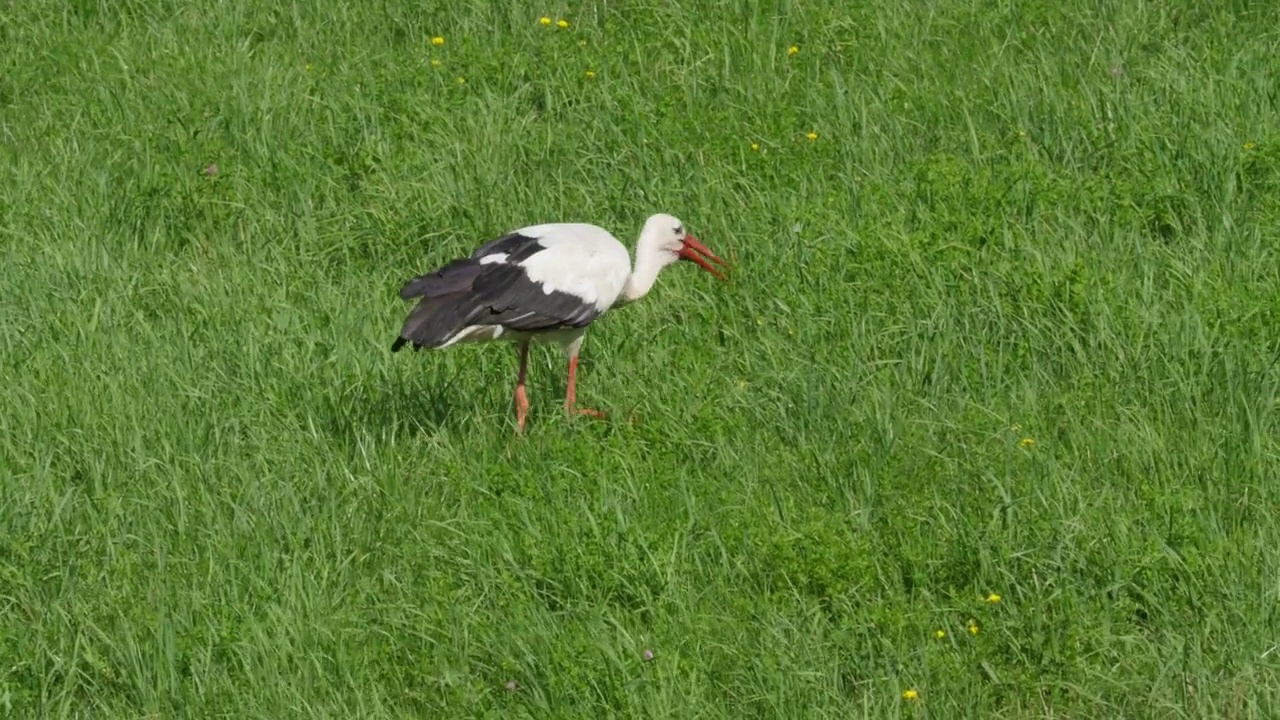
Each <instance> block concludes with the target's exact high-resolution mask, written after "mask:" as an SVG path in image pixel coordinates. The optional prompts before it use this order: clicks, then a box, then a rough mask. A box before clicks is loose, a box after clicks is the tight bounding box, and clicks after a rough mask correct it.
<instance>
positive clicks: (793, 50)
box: [787, 45, 800, 55]
mask: <svg viewBox="0 0 1280 720" xmlns="http://www.w3.org/2000/svg"><path fill="white" fill-rule="evenodd" d="M798 52H800V48H798V47H796V46H795V45H792V46H791V47H789V48H787V55H795V54H796V53H798Z"/></svg>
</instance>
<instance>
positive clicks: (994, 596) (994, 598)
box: [987, 593, 1000, 603]
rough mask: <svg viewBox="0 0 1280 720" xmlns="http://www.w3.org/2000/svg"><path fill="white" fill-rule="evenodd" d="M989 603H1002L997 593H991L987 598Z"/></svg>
mask: <svg viewBox="0 0 1280 720" xmlns="http://www.w3.org/2000/svg"><path fill="white" fill-rule="evenodd" d="M987 602H989V603H998V602H1000V596H999V595H997V594H995V593H991V594H990V595H988V596H987Z"/></svg>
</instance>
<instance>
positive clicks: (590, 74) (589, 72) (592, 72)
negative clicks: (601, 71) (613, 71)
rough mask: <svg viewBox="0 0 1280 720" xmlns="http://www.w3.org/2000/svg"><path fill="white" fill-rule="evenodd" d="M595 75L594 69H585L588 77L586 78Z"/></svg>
mask: <svg viewBox="0 0 1280 720" xmlns="http://www.w3.org/2000/svg"><path fill="white" fill-rule="evenodd" d="M595 76H596V71H595V70H588V71H587V77H588V78H593V77H595Z"/></svg>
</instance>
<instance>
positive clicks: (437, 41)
mask: <svg viewBox="0 0 1280 720" xmlns="http://www.w3.org/2000/svg"><path fill="white" fill-rule="evenodd" d="M431 44H432V45H435V46H436V47H440V46H441V45H443V44H444V38H442V37H440V36H439V35H437V36H435V37H433V38H431Z"/></svg>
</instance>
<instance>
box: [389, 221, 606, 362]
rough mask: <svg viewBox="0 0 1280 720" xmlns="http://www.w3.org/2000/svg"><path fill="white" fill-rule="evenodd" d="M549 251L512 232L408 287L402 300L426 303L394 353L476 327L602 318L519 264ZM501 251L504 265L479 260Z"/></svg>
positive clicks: (578, 324) (558, 324) (537, 327)
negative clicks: (551, 289) (547, 288)
mask: <svg viewBox="0 0 1280 720" xmlns="http://www.w3.org/2000/svg"><path fill="white" fill-rule="evenodd" d="M545 249H546V246H545V245H542V244H541V243H539V242H538V240H537V238H531V237H528V236H525V235H521V234H519V233H508V234H506V235H503V236H502V237H500V238H498V239H496V240H493V241H490V242H488V243H485V244H484V245H482V246H481V247H480V248H479V249H478V250H476V251H475V252H473V253H472V254H471V256H470V257H467V258H460V259H457V260H454V261H452V262H450V263H448V264H446V265H444V266H443V267H441V268H439V269H437V270H434V271H432V272H430V273H427V274H425V275H419V276H418V277H415V278H413V279H412V280H410V281H408V282H407V283H405V285H404V287H402V288H401V289H400V297H402V298H404V299H405V300H411V299H413V298H416V297H418V298H422V300H421V301H420V302H419V303H418V305H417V306H415V307H414V308H413V310H412V311H410V313H409V316H408V318H406V319H405V322H404V326H403V327H402V328H401V330H400V337H399V338H397V339H396V341H395V343H394V344H393V345H392V346H391V350H392V352H395V351H396V350H399V349H400V348H402V347H404V345H405V344H407V343H413V345H414V347H417V348H422V347H438V346H440V345H443V344H445V343H446V342H448V341H449V340H450V339H451V338H452V337H453V336H455V335H457V333H458V332H460V331H461V330H463V329H465V328H467V327H469V326H472V325H501V326H503V327H505V328H508V329H510V330H517V331H522V332H538V331H545V330H556V329H559V328H583V327H586V326H587V325H589V324H591V322H592V321H593V320H595V319H596V318H597V317H599V315H600V311H599V309H597V308H596V306H595V304H594V303H589V302H585V301H584V300H583V299H582V298H580V297H578V296H576V295H573V294H572V293H566V292H560V291H554V292H550V293H548V292H545V291H544V289H543V287H542V286H541V285H539V284H538V283H536V282H533V281H532V280H530V279H529V276H528V275H526V274H525V271H524V268H522V267H520V266H519V265H518V264H517V263H520V262H523V261H524V260H527V259H528V258H530V257H533V256H534V255H536V254H537V253H539V252H541V251H543V250H545ZM497 253H503V254H505V255H506V256H507V258H506V260H505V262H501V263H486V264H481V262H480V259H481V258H483V257H486V256H489V255H494V254H497Z"/></svg>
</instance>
